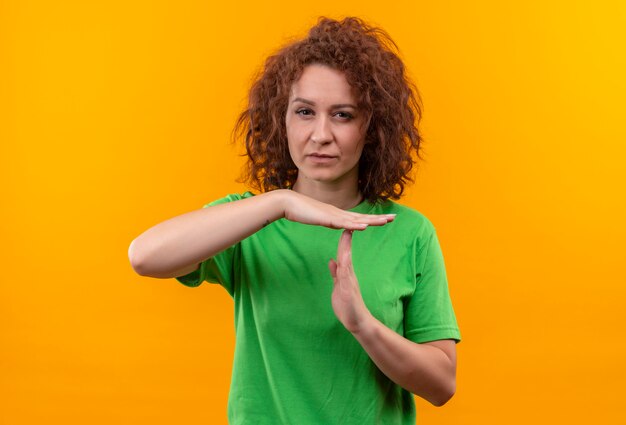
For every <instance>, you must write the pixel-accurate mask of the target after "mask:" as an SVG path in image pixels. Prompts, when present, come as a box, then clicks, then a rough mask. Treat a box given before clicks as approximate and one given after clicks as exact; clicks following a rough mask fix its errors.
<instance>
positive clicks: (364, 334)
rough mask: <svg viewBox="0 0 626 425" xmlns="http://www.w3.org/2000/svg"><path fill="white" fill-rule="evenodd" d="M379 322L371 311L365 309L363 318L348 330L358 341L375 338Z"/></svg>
mask: <svg viewBox="0 0 626 425" xmlns="http://www.w3.org/2000/svg"><path fill="white" fill-rule="evenodd" d="M379 324H380V322H379V321H378V319H376V318H375V317H374V316H373V315H372V313H370V311H369V310H367V309H366V312H365V314H364V315H363V318H362V319H361V320H359V321H358V323H357V326H355V327H354V329H352V330H351V331H350V332H351V333H352V335H354V337H355V338H356V339H357V340H358V341H359V342H362V341H368V340H371V339H376V333H377V332H378V326H379Z"/></svg>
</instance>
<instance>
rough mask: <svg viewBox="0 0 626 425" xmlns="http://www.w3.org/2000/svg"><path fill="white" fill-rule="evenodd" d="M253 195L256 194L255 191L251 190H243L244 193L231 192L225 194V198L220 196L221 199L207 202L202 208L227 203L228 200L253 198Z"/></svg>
mask: <svg viewBox="0 0 626 425" xmlns="http://www.w3.org/2000/svg"><path fill="white" fill-rule="evenodd" d="M253 196H254V193H252V192H249V191H248V192H243V193H231V194H228V195H226V196H224V197H223V198H219V199H216V200H214V201H211V202H209V203H208V204H205V205H204V206H203V207H202V208H207V207H212V206H214V205H220V204H226V203H228V202H234V201H239V200H241V199H246V198H251V197H253Z"/></svg>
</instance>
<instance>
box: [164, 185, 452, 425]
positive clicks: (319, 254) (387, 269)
mask: <svg viewBox="0 0 626 425" xmlns="http://www.w3.org/2000/svg"><path fill="white" fill-rule="evenodd" d="M250 196H254V195H253V194H252V193H250V192H246V193H244V194H242V195H239V194H234V195H229V196H227V197H225V198H222V199H219V200H217V201H215V202H211V203H210V204H207V205H205V206H204V207H210V206H212V205H217V204H221V203H225V202H232V201H236V200H239V199H243V198H248V197H250ZM350 211H355V212H360V213H368V214H393V213H395V214H397V216H396V218H395V220H394V221H393V222H391V223H389V224H386V225H385V226H382V227H375V226H370V227H368V228H367V229H366V230H364V231H357V232H354V234H353V241H352V261H353V265H354V271H355V274H356V276H357V279H358V281H359V285H360V289H361V293H362V295H363V300H364V302H365V304H366V306H367V307H368V309H369V310H370V312H371V313H372V314H373V315H374V316H375V317H376V318H377V319H378V320H380V321H381V322H382V323H384V324H385V325H386V326H388V327H389V328H391V329H392V330H394V331H395V332H397V333H398V334H400V335H403V336H404V337H406V338H408V339H409V340H411V341H413V342H416V343H422V342H427V341H434V340H439V339H454V340H456V341H457V342H459V341H460V339H461V336H460V332H459V328H458V326H457V322H456V318H455V315H454V310H453V308H452V303H451V301H450V296H449V293H448V283H447V278H446V271H445V266H444V260H443V256H442V252H441V248H440V246H439V241H438V239H437V235H436V233H435V228H434V226H433V225H432V223H431V222H430V221H429V220H428V219H427V218H426V217H425V216H424V215H423V214H421V213H420V212H418V211H416V210H414V209H411V208H409V207H406V206H403V205H400V204H397V203H394V202H391V201H388V202H385V203H383V204H370V203H368V202H362V203H361V204H359V205H357V206H356V207H354V208H352V209H351V210H350ZM341 232H342V231H341V230H335V229H329V228H326V227H321V226H312V225H306V224H301V223H296V222H292V221H289V220H286V219H280V220H277V221H275V222H273V223H271V224H269V225H267V226H266V227H264V228H263V229H261V230H259V231H258V232H256V233H255V234H253V235H251V236H249V237H248V238H246V239H244V240H242V241H241V242H239V243H237V244H235V245H233V246H232V247H230V248H228V249H226V250H224V251H222V252H221V253H219V254H217V255H215V256H214V257H212V258H209V259H208V260H206V261H204V262H202V264H201V266H200V268H199V269H198V270H196V271H194V272H192V273H189V274H188V275H185V276H180V277H177V278H176V279H177V280H178V281H180V282H181V283H183V284H185V285H188V286H198V285H200V284H201V283H202V282H204V281H207V282H212V283H219V284H221V285H222V286H223V287H224V288H225V289H226V290H227V291H228V293H229V294H230V295H231V296H232V297H233V299H234V302H235V318H234V319H235V333H236V342H235V355H234V361H233V371H232V381H231V387H230V394H229V401H228V420H229V423H230V424H231V425H239V424H246V425H248V424H267V425H277V424H289V425H321V424H323V425H330V424H341V425H351V424H358V425H368V424H384V425H391V424H415V416H416V415H415V403H414V400H413V396H412V394H411V393H410V392H408V391H406V390H404V389H403V388H402V387H400V386H398V385H396V384H395V383H394V382H393V381H391V380H390V379H389V378H387V377H386V376H385V375H384V374H383V373H382V372H380V370H379V369H378V368H377V366H376V365H375V364H374V362H372V360H371V359H370V358H369V356H368V355H367V352H366V351H365V350H364V349H363V348H362V347H361V345H360V344H359V342H358V341H357V340H356V339H355V338H354V337H353V336H352V334H350V332H348V331H347V330H346V329H345V328H344V327H343V325H342V324H341V322H339V320H338V319H337V318H336V316H335V314H334V312H333V309H332V305H331V293H332V289H333V282H332V277H331V275H330V271H329V270H328V261H329V260H330V259H331V258H336V253H337V244H338V242H339V237H340V235H341Z"/></svg>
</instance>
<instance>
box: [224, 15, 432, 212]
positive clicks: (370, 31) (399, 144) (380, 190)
mask: <svg viewBox="0 0 626 425" xmlns="http://www.w3.org/2000/svg"><path fill="white" fill-rule="evenodd" d="M396 52H398V47H397V46H396V44H395V43H394V41H393V40H392V39H391V37H390V36H389V35H388V34H387V33H386V32H385V31H383V30H382V29H380V28H376V27H373V26H370V25H368V24H366V23H365V22H364V21H363V20H361V19H359V18H355V17H348V18H345V19H343V20H341V21H337V20H333V19H329V18H326V17H320V18H319V20H318V22H317V25H315V26H314V27H313V28H311V29H310V30H309V33H308V36H307V37H306V38H304V39H302V40H299V41H296V42H293V43H291V44H288V45H287V46H284V47H283V48H281V49H280V50H279V51H278V52H276V53H275V54H273V55H271V56H269V57H268V58H267V60H266V61H265V66H264V67H263V69H262V70H261V71H260V72H259V75H258V76H257V77H256V79H255V82H254V83H253V85H252V87H251V89H250V93H249V98H248V105H247V108H246V109H245V110H244V111H243V112H241V114H240V115H239V118H238V119H237V122H236V124H235V128H234V130H233V137H234V140H241V139H244V140H245V147H246V155H247V157H248V161H247V165H246V167H245V169H244V173H243V176H242V178H241V181H243V182H247V183H248V184H249V185H250V186H251V187H253V188H255V189H258V190H259V191H261V192H267V191H270V190H274V189H284V188H290V187H292V186H293V184H294V183H295V181H296V178H297V175H298V169H297V168H296V166H295V164H294V163H293V160H292V159H291V156H290V154H289V147H288V143H287V130H286V125H285V117H286V113H287V107H288V100H289V95H290V91H291V86H292V84H293V83H294V82H295V81H297V80H298V79H299V78H300V76H301V74H302V71H303V69H304V68H305V67H306V66H307V65H310V64H322V65H326V66H329V67H331V68H334V69H337V70H339V71H342V72H343V73H344V74H345V75H346V79H347V81H348V83H349V84H350V85H351V87H352V88H353V89H355V93H356V96H357V102H358V105H357V106H358V107H359V109H361V110H362V111H363V112H364V113H365V115H366V116H367V117H368V119H369V127H368V129H367V133H366V136H365V145H364V148H363V152H362V154H361V158H360V160H359V179H358V181H359V183H358V184H359V190H360V191H361V193H362V194H363V196H364V198H365V199H366V200H368V201H370V202H382V201H386V200H387V199H389V198H391V199H398V198H400V196H401V195H402V193H403V191H404V187H405V185H406V184H407V183H408V182H412V181H413V179H412V177H411V176H410V172H411V170H412V168H413V165H414V163H415V159H414V157H413V154H415V155H416V156H417V158H421V157H420V143H421V141H422V136H421V134H420V132H419V130H418V124H419V121H420V119H421V113H422V107H421V99H420V96H419V92H418V91H417V88H416V87H415V85H414V84H413V83H412V82H411V81H410V79H409V78H408V77H407V75H406V73H405V68H404V64H403V63H402V60H401V59H400V57H399V54H398V53H396Z"/></svg>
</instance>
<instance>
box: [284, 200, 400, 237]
mask: <svg viewBox="0 0 626 425" xmlns="http://www.w3.org/2000/svg"><path fill="white" fill-rule="evenodd" d="M287 195H288V196H287V199H286V201H285V204H284V205H285V208H284V211H285V218H286V219H287V220H291V221H297V222H299V223H303V224H315V225H318V226H324V227H330V228H332V229H347V230H363V229H365V228H366V227H367V226H383V225H385V224H387V223H388V222H390V221H392V220H393V219H394V218H395V214H382V215H381V214H359V213H356V212H352V211H346V210H342V209H341V208H337V207H335V206H333V205H330V204H326V203H324V202H321V201H318V200H315V199H313V198H310V197H308V196H306V195H302V194H300V193H297V192H292V191H289V192H287Z"/></svg>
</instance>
